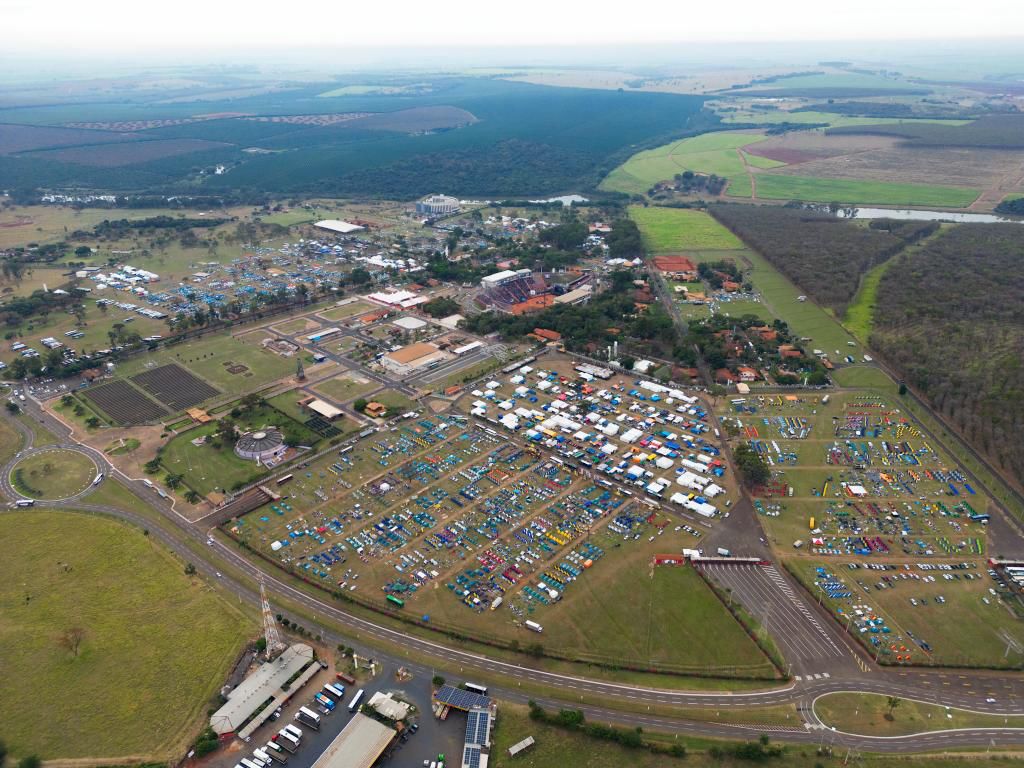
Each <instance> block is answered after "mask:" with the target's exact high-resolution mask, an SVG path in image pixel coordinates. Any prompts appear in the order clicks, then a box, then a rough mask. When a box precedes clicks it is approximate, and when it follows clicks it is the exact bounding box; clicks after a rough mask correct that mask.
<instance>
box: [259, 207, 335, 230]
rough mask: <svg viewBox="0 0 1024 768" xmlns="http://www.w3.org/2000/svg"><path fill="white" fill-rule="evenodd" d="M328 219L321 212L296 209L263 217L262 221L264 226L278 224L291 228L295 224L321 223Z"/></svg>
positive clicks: (324, 213)
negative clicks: (321, 220) (322, 220)
mask: <svg viewBox="0 0 1024 768" xmlns="http://www.w3.org/2000/svg"><path fill="white" fill-rule="evenodd" d="M323 218H326V212H325V211H321V210H312V211H310V210H307V209H305V208H294V209H292V210H290V211H279V212H278V213H272V214H270V215H269V216H263V217H262V218H261V219H260V220H261V221H262V222H263V223H264V224H277V225H278V226H281V227H291V226H294V225H295V224H308V223H310V222H312V221H319V220H320V219H323Z"/></svg>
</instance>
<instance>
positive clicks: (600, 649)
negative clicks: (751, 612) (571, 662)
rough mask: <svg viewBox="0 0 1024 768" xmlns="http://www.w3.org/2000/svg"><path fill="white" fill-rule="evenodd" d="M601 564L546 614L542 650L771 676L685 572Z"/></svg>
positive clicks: (641, 563) (633, 561) (635, 563)
mask: <svg viewBox="0 0 1024 768" xmlns="http://www.w3.org/2000/svg"><path fill="white" fill-rule="evenodd" d="M634 552H636V553H637V554H641V555H643V554H644V553H643V552H642V551H640V550H634V551H631V554H633V553H634ZM602 565H605V566H606V567H603V568H602V569H601V572H599V573H594V574H593V576H594V578H587V579H580V580H579V583H578V585H576V586H575V587H574V589H573V594H572V595H571V596H570V597H569V598H567V599H565V600H563V601H561V602H560V603H559V604H558V605H556V606H555V607H553V608H551V609H549V610H547V611H545V612H544V616H543V623H544V643H545V645H547V646H548V647H551V648H571V649H573V650H575V651H579V652H582V653H593V654H597V655H598V656H602V657H606V658H614V657H615V656H616V655H617V654H621V656H622V657H623V658H629V659H632V660H635V661H636V662H639V663H641V664H643V663H645V662H648V661H649V662H651V663H657V664H661V665H666V666H668V667H671V666H672V665H679V666H682V667H686V668H688V669H693V668H697V669H700V668H701V667H703V668H705V669H709V670H713V669H719V668H724V667H736V668H742V669H743V670H744V671H747V672H752V673H757V672H760V673H762V674H768V675H770V674H771V673H772V669H771V666H770V664H769V663H768V662H767V660H766V659H765V658H764V655H763V654H762V653H761V651H760V650H759V649H758V647H757V645H756V644H755V643H754V642H753V641H752V640H751V639H750V638H749V637H748V636H747V634H746V632H745V631H744V630H743V628H742V627H741V626H740V625H739V624H738V623H737V622H736V620H735V619H734V618H733V617H732V616H731V615H729V612H728V611H727V610H726V609H725V607H724V606H723V605H722V604H721V602H720V601H719V600H718V598H717V597H715V595H714V594H713V593H712V592H711V590H709V589H708V587H707V585H706V584H704V582H703V581H702V580H701V579H700V577H699V576H698V575H697V574H696V573H694V571H693V570H692V569H691V568H673V567H660V568H654V569H653V573H652V569H651V568H650V566H649V563H648V562H646V559H645V558H637V557H631V558H630V562H628V563H622V564H620V565H619V566H618V567H609V566H607V565H606V564H602ZM570 598H571V599H570ZM595 628H600V629H599V631H595Z"/></svg>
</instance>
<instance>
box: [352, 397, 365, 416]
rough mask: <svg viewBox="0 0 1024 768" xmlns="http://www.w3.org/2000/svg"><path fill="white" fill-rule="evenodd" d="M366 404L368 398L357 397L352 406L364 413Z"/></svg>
mask: <svg viewBox="0 0 1024 768" xmlns="http://www.w3.org/2000/svg"><path fill="white" fill-rule="evenodd" d="M366 406H367V402H366V399H365V398H362V397H359V398H356V401H355V402H354V403H352V407H353V408H355V409H356V410H357V411H359V413H362V412H363V411H364V410H365V409H366Z"/></svg>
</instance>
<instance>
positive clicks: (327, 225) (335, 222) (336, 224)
mask: <svg viewBox="0 0 1024 768" xmlns="http://www.w3.org/2000/svg"><path fill="white" fill-rule="evenodd" d="M313 226H314V227H316V228H317V229H326V230H327V231H328V232H336V233H337V234H339V235H347V234H348V233H349V232H360V231H362V230H363V229H365V227H361V226H359V225H358V224H350V223H349V222H347V221H340V220H339V219H324V220H323V221H318V222H317V223H316V224H314V225H313Z"/></svg>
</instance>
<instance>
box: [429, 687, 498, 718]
mask: <svg viewBox="0 0 1024 768" xmlns="http://www.w3.org/2000/svg"><path fill="white" fill-rule="evenodd" d="M434 699H435V700H436V701H439V702H440V703H441V704H447V705H448V706H449V707H454V708H455V709H461V710H463V711H464V712H468V711H469V710H471V709H473V707H489V706H490V705H491V700H490V699H489V698H487V697H486V696H481V695H480V694H479V693H471V692H470V691H464V690H462V689H461V688H456V687H455V686H453V685H442V686H441V687H440V688H439V689H438V690H437V693H435V694H434Z"/></svg>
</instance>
